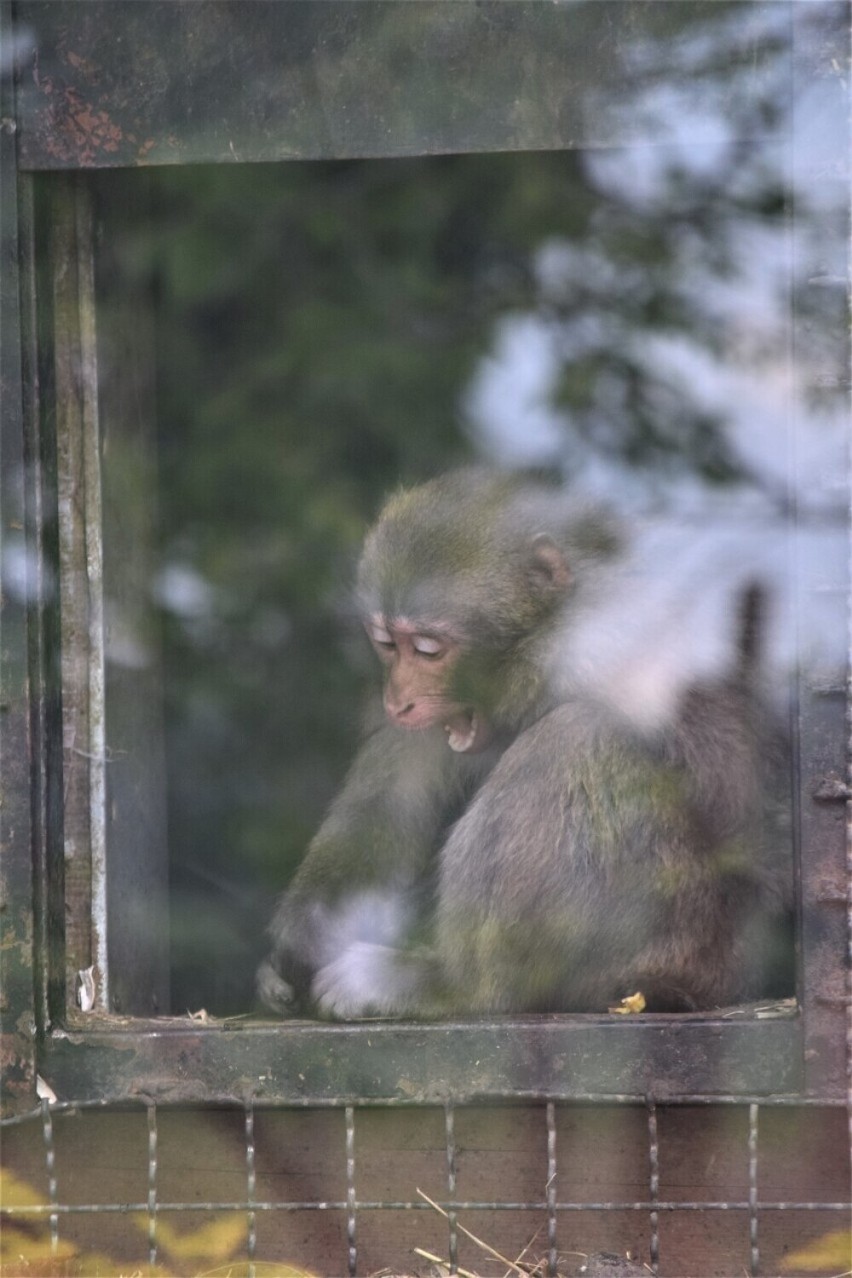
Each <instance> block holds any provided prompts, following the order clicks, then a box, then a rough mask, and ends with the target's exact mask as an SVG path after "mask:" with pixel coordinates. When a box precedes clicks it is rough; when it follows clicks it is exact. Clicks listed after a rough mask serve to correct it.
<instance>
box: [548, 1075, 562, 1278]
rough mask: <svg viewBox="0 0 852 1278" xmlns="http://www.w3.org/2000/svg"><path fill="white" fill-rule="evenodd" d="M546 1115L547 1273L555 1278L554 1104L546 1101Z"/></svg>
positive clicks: (557, 1260) (556, 1257) (556, 1258)
mask: <svg viewBox="0 0 852 1278" xmlns="http://www.w3.org/2000/svg"><path fill="white" fill-rule="evenodd" d="M545 1114H546V1116H547V1185H546V1191H547V1275H548V1278H556V1270H557V1267H558V1263H559V1258H558V1254H557V1249H556V1106H555V1105H554V1103H553V1101H548V1103H547V1107H546V1109H545Z"/></svg>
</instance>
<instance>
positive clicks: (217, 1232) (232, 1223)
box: [134, 1212, 246, 1262]
mask: <svg viewBox="0 0 852 1278" xmlns="http://www.w3.org/2000/svg"><path fill="white" fill-rule="evenodd" d="M134 1220H135V1222H136V1224H137V1225H138V1226H139V1228H140V1229H142V1230H143V1231H144V1233H146V1234H147V1232H148V1217H147V1216H143V1215H141V1214H139V1215H137V1216H134ZM245 1240H246V1218H245V1215H244V1213H243V1212H228V1214H227V1215H222V1216H218V1217H216V1218H214V1219H213V1220H210V1221H208V1222H207V1224H205V1225H202V1226H201V1228H200V1229H196V1230H195V1231H194V1232H192V1233H186V1234H182V1233H179V1232H178V1230H177V1229H175V1227H174V1225H172V1224H171V1222H170V1221H169V1220H167V1219H166V1217H165V1216H164V1215H162V1216H160V1215H158V1216H157V1246H158V1248H159V1247H162V1248H163V1249H164V1250H165V1251H167V1252H168V1253H169V1254H170V1255H172V1256H174V1257H175V1258H176V1259H178V1260H207V1261H213V1262H215V1261H217V1260H225V1259H226V1258H227V1257H228V1256H230V1254H231V1252H232V1251H234V1250H235V1249H236V1248H237V1247H240V1246H243V1245H244V1244H245Z"/></svg>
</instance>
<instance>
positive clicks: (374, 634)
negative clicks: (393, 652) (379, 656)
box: [368, 626, 396, 648]
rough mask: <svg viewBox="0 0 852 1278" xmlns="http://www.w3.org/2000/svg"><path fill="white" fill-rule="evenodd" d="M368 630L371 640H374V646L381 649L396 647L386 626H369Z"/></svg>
mask: <svg viewBox="0 0 852 1278" xmlns="http://www.w3.org/2000/svg"><path fill="white" fill-rule="evenodd" d="M368 630H369V634H370V638H371V639H372V641H373V643H374V644H377V645H378V647H380V648H395V647H396V644H395V643H394V641H393V636H392V635H391V633H390V631H388V630H385V628H384V626H369V627H368Z"/></svg>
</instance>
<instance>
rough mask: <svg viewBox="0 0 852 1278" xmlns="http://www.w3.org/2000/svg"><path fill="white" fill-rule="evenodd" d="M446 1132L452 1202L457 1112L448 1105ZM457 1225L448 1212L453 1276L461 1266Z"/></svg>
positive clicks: (452, 1214)
mask: <svg viewBox="0 0 852 1278" xmlns="http://www.w3.org/2000/svg"><path fill="white" fill-rule="evenodd" d="M444 1131H445V1135H446V1141H447V1193H448V1194H449V1196H450V1199H451V1200H452V1199H453V1198H455V1196H456V1133H455V1110H454V1109H453V1106H452V1105H446V1106H445V1107H444ZM456 1223H457V1218H456V1213H455V1212H454V1211H450V1212H448V1213H447V1228H448V1230H449V1238H448V1242H447V1248H448V1251H447V1258H448V1259H449V1262H450V1273H451V1274H454V1273H456V1272H457V1271H458V1265H459V1235H458V1229H457V1227H456Z"/></svg>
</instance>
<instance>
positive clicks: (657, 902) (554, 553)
mask: <svg viewBox="0 0 852 1278" xmlns="http://www.w3.org/2000/svg"><path fill="white" fill-rule="evenodd" d="M620 551H621V533H620V531H619V529H618V528H617V526H616V525H615V523H614V522H613V520H612V519H611V518H610V517H609V516H608V515H607V514H606V513H605V512H602V511H601V510H599V509H595V508H592V507H586V506H582V505H581V506H572V504H571V502H570V501H568V500H566V498H565V497H564V495H563V494H561V493H560V492H558V491H555V490H551V489H550V488H548V487H547V486H545V485H542V484H536V483H533V482H531V481H528V480H524V479H521V478H519V477H512V476H510V475H506V474H501V473H494V472H490V471H486V470H462V471H458V472H453V473H450V474H448V475H445V476H442V477H440V478H438V479H434V480H432V481H431V482H429V483H426V484H423V485H421V486H419V487H416V488H413V489H411V490H408V491H402V492H400V493H398V494H397V495H395V496H394V497H392V498H391V499H390V501H389V502H388V503H387V505H386V506H385V508H384V509H383V510H382V512H381V514H380V515H379V518H378V521H377V523H376V524H375V526H374V527H373V529H372V530H371V532H370V533H369V534H368V536H367V538H366V541H365V545H364V550H363V554H362V557H361V562H360V566H359V570H358V584H357V592H358V600H359V605H360V609H361V615H362V617H363V620H364V625H365V628H366V631H367V635H368V637H369V639H370V642H371V643H372V645H373V647H374V649H375V650H376V652H377V654H378V657H379V659H380V661H381V663H382V665H383V667H384V671H385V680H384V696H383V704H384V722H383V723H382V724H380V725H379V726H376V727H375V728H374V729H373V730H372V731H371V732H370V733H369V734H368V735H367V737H366V740H365V741H364V743H363V745H362V746H361V748H360V750H359V752H358V754H357V756H356V758H355V760H354V762H353V764H352V767H351V769H350V771H349V774H348V776H347V778H346V781H345V783H344V786H343V789H342V790H341V792H340V794H339V795H338V796H337V798H336V799H335V800H334V802H333V803H332V805H331V809H330V811H329V813H328V815H327V817H326V819H325V821H324V822H323V824H322V826H321V827H320V829H319V831H318V833H317V835H316V836H315V838H314V839H313V841H312V843H311V845H310V847H309V848H308V851H307V854H306V856H305V859H304V861H303V863H302V865H301V867H300V869H299V870H298V872H297V874H296V875H295V878H294V880H293V882H292V884H291V886H290V888H289V889H288V891H287V892H286V893H285V894H284V896H283V897H282V898H281V901H280V903H279V905H278V908H277V911H276V913H275V917H274V919H273V921H272V925H271V928H270V935H271V937H272V943H273V944H272V952H271V953H270V955H269V957H268V959H267V960H266V961H265V962H264V963H263V964H262V965H261V968H260V969H259V972H258V990H259V994H260V997H261V999H262V1001H263V1002H264V1003H265V1004H266V1005H267V1006H268V1007H270V1008H272V1009H273V1010H275V1011H277V1012H279V1013H285V1014H293V1013H298V1012H300V1011H315V1012H319V1013H320V1014H322V1015H327V1016H335V1017H340V1018H351V1017H358V1016H364V1015H376V1014H378V1015H420V1016H436V1015H442V1014H466V1013H468V1014H477V1013H486V1012H534V1011H593V1012H600V1011H605V1010H606V1008H607V1006H609V1005H611V1004H613V1003H615V1002H617V1001H618V1000H619V999H620V998H622V997H624V996H626V995H628V994H632V993H634V992H636V991H641V992H642V993H643V994H644V996H645V999H646V1003H647V1006H648V1008H649V1010H662V1011H684V1010H695V1009H706V1008H712V1007H715V1006H719V1005H723V1004H730V1003H733V1002H737V1001H741V1000H743V999H748V998H753V997H759V996H760V997H762V996H766V995H769V994H771V993H778V992H781V993H788V992H789V991H788V990H787V989H780V990H779V989H778V988H777V980H776V970H777V967H778V957H779V947H780V950H782V951H783V950H784V948H785V943H784V941H783V940H782V941H779V939H778V938H779V936H781V933H782V930H783V928H782V920H783V917H784V914H785V909H786V898H787V895H788V893H789V890H790V883H791V871H790V865H789V855H790V852H789V848H790V840H789V832H788V830H787V828H786V822H787V815H786V814H787V805H786V802H785V797H786V796H785V795H784V794H783V791H784V789H785V786H784V784H783V782H782V780H781V778H782V777H783V762H784V756H785V744H784V741H783V734H781V733H780V732H779V731H778V729H777V727H776V725H775V724H774V723H773V722H772V716H771V715H770V714H769V711H768V709H767V706H766V705H765V704H764V701H763V698H762V697H761V695H760V692H759V686H758V685H759V679H758V677H757V676H758V669H757V667H758V665H759V651H760V632H761V624H760V614H761V604H762V592H761V590H760V589H759V588H758V587H756V586H752V587H749V588H747V589H745V590H743V591H741V594H742V598H741V599H739V601H738V611H739V619H738V622H737V625H736V627H734V629H735V630H736V632H737V633H735V634H734V635H732V641H731V659H730V665H729V668H728V669H727V670H726V671H724V672H722V673H721V674H719V675H718V676H717V677H714V678H712V679H708V680H704V681H698V680H696V681H695V682H693V683H692V684H689V685H688V686H686V687H684V688H682V689H680V690H679V693H678V696H677V702H676V705H675V707H674V709H673V711H672V712H671V714H668V715H667V716H666V717H665V720H664V722H655V723H654V725H653V726H651V727H649V726H640V725H637V724H636V722H635V721H634V719H632V718H631V717H629V716H628V715H626V714H624V713H621V712H620V710H619V708H618V706H617V705H614V704H612V703H611V702H610V699H609V698H607V699H606V701H604V699H602V698H600V697H598V696H595V695H593V694H592V693H591V692H590V691H588V690H587V689H585V688H584V681H583V678H582V670H578V671H577V672H576V673H575V674H572V672H570V671H569V672H567V674H566V672H565V670H564V669H563V668H562V667H563V666H564V661H560V653H563V652H564V651H565V649H566V641H567V638H568V637H569V636H570V634H571V628H572V624H574V622H575V620H576V618H578V617H580V616H582V615H583V614H584V612H585V610H587V609H589V608H592V607H593V606H594V598H595V594H596V591H597V590H598V589H599V583H600V581H601V580H602V579H603V578H604V577H605V575H606V571H607V568H608V566H611V564H612V563H613V562H614V561H615V560H616V559H617V558H618V556H619V554H620ZM626 606H629V600H627V601H626ZM782 984H783V978H782Z"/></svg>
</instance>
